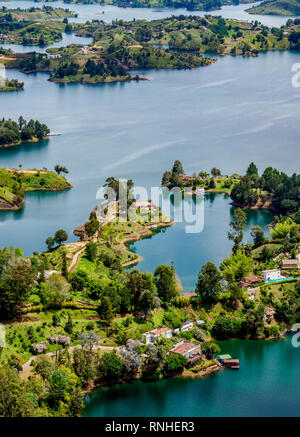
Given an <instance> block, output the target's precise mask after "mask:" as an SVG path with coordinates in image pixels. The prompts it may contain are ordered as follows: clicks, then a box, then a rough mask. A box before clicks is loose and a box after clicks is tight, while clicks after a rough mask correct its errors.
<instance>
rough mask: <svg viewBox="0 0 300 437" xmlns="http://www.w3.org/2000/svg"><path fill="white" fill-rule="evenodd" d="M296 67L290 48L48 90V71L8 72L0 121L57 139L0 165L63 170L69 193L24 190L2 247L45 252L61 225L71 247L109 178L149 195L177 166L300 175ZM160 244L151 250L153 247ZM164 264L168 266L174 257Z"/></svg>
mask: <svg viewBox="0 0 300 437" xmlns="http://www.w3.org/2000/svg"><path fill="white" fill-rule="evenodd" d="M298 61H299V54H298V53H292V52H272V53H270V52H269V53H263V54H260V55H259V56H258V57H257V58H242V57H232V56H227V57H221V58H219V60H218V62H217V63H215V64H213V65H211V66H208V67H202V68H201V67H200V68H197V69H194V70H181V71H179V70H175V71H170V70H161V71H155V70H152V71H145V72H143V73H144V74H145V76H146V77H147V78H148V79H149V80H148V81H141V82H130V83H114V84H98V85H94V86H93V85H81V84H55V83H51V82H49V81H47V79H48V74H47V73H37V74H30V75H26V74H23V73H20V72H18V71H14V70H8V71H7V76H8V77H11V78H12V77H16V78H17V79H19V80H21V81H24V82H25V88H24V91H20V92H10V93H4V94H2V95H1V109H2V111H1V112H2V115H3V116H4V115H5V117H7V118H9V117H10V118H12V119H17V118H18V117H19V115H20V114H22V115H23V116H24V118H25V119H30V118H34V119H36V118H38V119H39V120H41V121H43V122H46V123H47V124H48V125H49V127H50V129H51V131H52V133H60V134H61V135H60V136H55V137H51V138H50V139H49V140H46V141H43V142H41V143H39V144H36V143H25V144H22V145H19V146H15V147H10V148H5V149H1V150H0V165H1V166H5V167H17V166H18V165H19V164H22V165H23V168H42V167H43V166H46V167H48V168H49V169H53V167H54V166H55V164H58V163H59V164H62V165H65V166H66V167H67V168H68V169H69V172H70V173H69V177H70V181H71V183H72V184H73V185H74V189H72V190H69V191H66V192H61V193H30V194H27V195H26V201H27V204H26V205H25V206H24V208H23V209H22V211H17V212H11V211H9V212H5V211H2V212H0V224H1V226H0V241H1V245H2V246H4V245H17V246H20V247H22V248H23V250H24V252H25V253H26V254H31V253H32V252H33V251H34V250H38V251H40V250H44V249H45V248H46V246H45V243H44V241H45V239H46V238H47V237H48V236H49V235H53V233H54V232H55V231H56V230H57V229H58V228H64V229H66V230H67V232H68V233H69V235H70V240H75V237H74V236H72V230H73V229H74V228H75V227H76V226H78V225H79V224H82V223H84V222H85V221H86V219H87V217H88V215H89V212H90V211H91V209H92V208H93V207H94V206H95V204H96V203H97V200H96V192H97V189H98V188H99V187H100V186H102V184H103V183H104V181H105V179H106V178H107V177H108V176H115V177H117V178H132V179H133V180H134V181H135V183H136V184H137V185H140V186H143V187H145V188H147V189H148V190H149V188H150V187H151V186H158V185H159V184H160V180H161V176H162V173H163V172H164V171H165V170H167V169H170V168H171V166H172V163H173V161H174V160H175V159H180V160H181V161H182V163H183V166H184V169H185V172H186V173H187V174H192V173H193V172H194V171H197V172H198V171H200V170H203V169H206V170H210V169H211V168H212V167H214V166H216V167H218V168H221V170H222V172H223V173H224V174H232V173H233V172H240V173H243V172H245V169H246V167H247V166H248V163H250V162H251V161H255V162H256V164H257V165H258V167H259V170H260V171H261V170H263V169H264V168H265V167H267V166H269V165H272V166H274V167H277V168H279V169H280V170H283V171H287V172H288V173H292V172H295V171H297V170H298V168H299V165H298V162H299V155H300V152H299V148H298V147H297V144H298V143H297V138H299V134H300V123H299V118H300V99H299V97H300V92H299V91H298V90H299V89H295V88H293V87H292V86H291V66H292V64H294V63H296V62H298ZM139 73H141V72H139ZM79 102H80V103H79ZM222 203H223V206H224V211H223V212H221V213H219V212H216V213H214V212H213V211H214V206H216V208H217V209H220V210H222V209H223V206H222ZM206 206H207V208H206V213H207V214H208V206H210V208H212V216H214V214H217V215H219V214H221V215H222V214H223V215H222V219H223V218H224V220H228V219H229V206H228V200H225V201H224V200H223V197H222V196H221V197H220V200H219V197H218V200H216V201H213V202H212V203H210V202H206ZM226 217H227V218H226ZM207 226H210V223H208V222H206V227H207ZM227 226H228V221H226V222H225V221H223V222H219V226H218V227H217V229H211V233H210V237H209V240H206V241H208V242H209V241H216V237H215V236H212V235H215V234H216V235H219V236H221V233H222V232H223V231H225V229H227ZM219 227H220V228H221V229H222V231H220V232H219V231H218V229H219ZM180 229H181V228H180V226H177V225H176V226H175V227H174V228H172V229H167V230H166V231H165V233H161V235H162V237H164V238H168V237H167V236H168V235H170V236H171V235H172V234H173V233H177V232H180ZM207 232H208V230H207ZM159 238H160V237H159V236H156V237H155V238H153V243H154V241H155V242H156V244H159ZM201 238H202V235H199V236H197V237H196V238H192V237H191V236H189V237H188V239H189V240H188V241H190V243H188V244H187V248H188V252H187V253H185V254H184V255H186V256H188V257H190V256H191V242H192V241H194V245H193V252H195V253H198V252H199V250H200V248H199V241H201ZM221 240H222V242H221ZM221 240H220V239H219V240H217V242H218V244H217V246H216V250H215V252H216V253H217V254H218V255H216V256H217V258H218V259H221V257H222V255H223V254H226V253H228V250H229V245H228V243H227V239H226V235H225V234H224V235H222V238H221ZM171 241H172V239H171V238H170V239H169V240H168V244H170V245H171V244H173V243H171ZM165 242H166V240H164V243H165ZM146 243H149V245H152V241H151V240H147V241H145V242H141V243H137V245H138V244H146ZM163 250H165V249H163ZM142 252H143V251H142ZM205 253H207V254H208V255H209V256H207V257H205V258H206V259H207V260H208V259H209V257H210V256H211V255H212V250H211V249H209V251H208V252H207V248H205ZM142 255H143V253H142ZM181 255H183V253H182V252H180V254H179V255H178V256H181ZM168 258H171V259H174V261H175V262H176V259H175V254H174V253H170V254H169V256H168ZM201 259H204V258H201ZM176 264H177V262H176ZM199 267H200V266H199ZM197 270H198V268H197ZM191 283H192V282H190V284H191Z"/></svg>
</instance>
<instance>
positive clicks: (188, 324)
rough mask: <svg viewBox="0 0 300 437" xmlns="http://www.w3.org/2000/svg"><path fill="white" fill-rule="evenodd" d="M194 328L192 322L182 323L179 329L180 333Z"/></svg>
mask: <svg viewBox="0 0 300 437" xmlns="http://www.w3.org/2000/svg"><path fill="white" fill-rule="evenodd" d="M193 326H194V323H193V322H184V324H183V325H182V328H181V332H185V331H189V330H190V329H192V327H193Z"/></svg>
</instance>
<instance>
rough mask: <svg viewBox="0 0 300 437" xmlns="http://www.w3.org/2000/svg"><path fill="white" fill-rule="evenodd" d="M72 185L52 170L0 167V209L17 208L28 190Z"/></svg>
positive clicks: (60, 187) (20, 205)
mask: <svg viewBox="0 0 300 437" xmlns="http://www.w3.org/2000/svg"><path fill="white" fill-rule="evenodd" d="M69 188H72V185H71V184H70V183H69V182H68V181H67V180H66V179H65V178H64V177H63V176H60V175H59V174H56V173H54V172H53V171H48V170H46V169H43V170H36V169H32V170H25V169H24V170H23V169H22V168H19V169H11V168H3V167H0V210H18V209H21V208H22V206H23V204H24V195H25V193H26V192H28V191H63V190H67V189H69Z"/></svg>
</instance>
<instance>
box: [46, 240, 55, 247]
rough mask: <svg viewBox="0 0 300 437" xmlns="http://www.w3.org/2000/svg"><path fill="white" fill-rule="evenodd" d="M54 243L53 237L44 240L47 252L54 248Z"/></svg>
mask: <svg viewBox="0 0 300 437" xmlns="http://www.w3.org/2000/svg"><path fill="white" fill-rule="evenodd" d="M54 243H55V241H54V238H53V237H48V238H47V239H46V244H47V247H48V250H51V249H53V247H54Z"/></svg>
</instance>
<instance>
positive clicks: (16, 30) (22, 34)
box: [0, 13, 69, 46]
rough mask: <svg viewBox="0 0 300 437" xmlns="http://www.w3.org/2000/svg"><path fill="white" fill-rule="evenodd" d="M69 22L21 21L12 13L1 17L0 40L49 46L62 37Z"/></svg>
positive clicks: (2, 41)
mask: <svg viewBox="0 0 300 437" xmlns="http://www.w3.org/2000/svg"><path fill="white" fill-rule="evenodd" d="M68 26H69V25H68V24H67V23H64V22H62V21H58V20H43V21H41V22H36V21H32V20H23V21H20V20H19V19H18V18H13V17H12V16H11V14H6V13H4V14H3V15H2V16H1V17H0V42H1V43H7V44H8V43H12V44H21V45H32V46H47V45H51V44H53V43H54V42H57V41H60V40H61V39H62V32H65V30H66V29H68Z"/></svg>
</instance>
